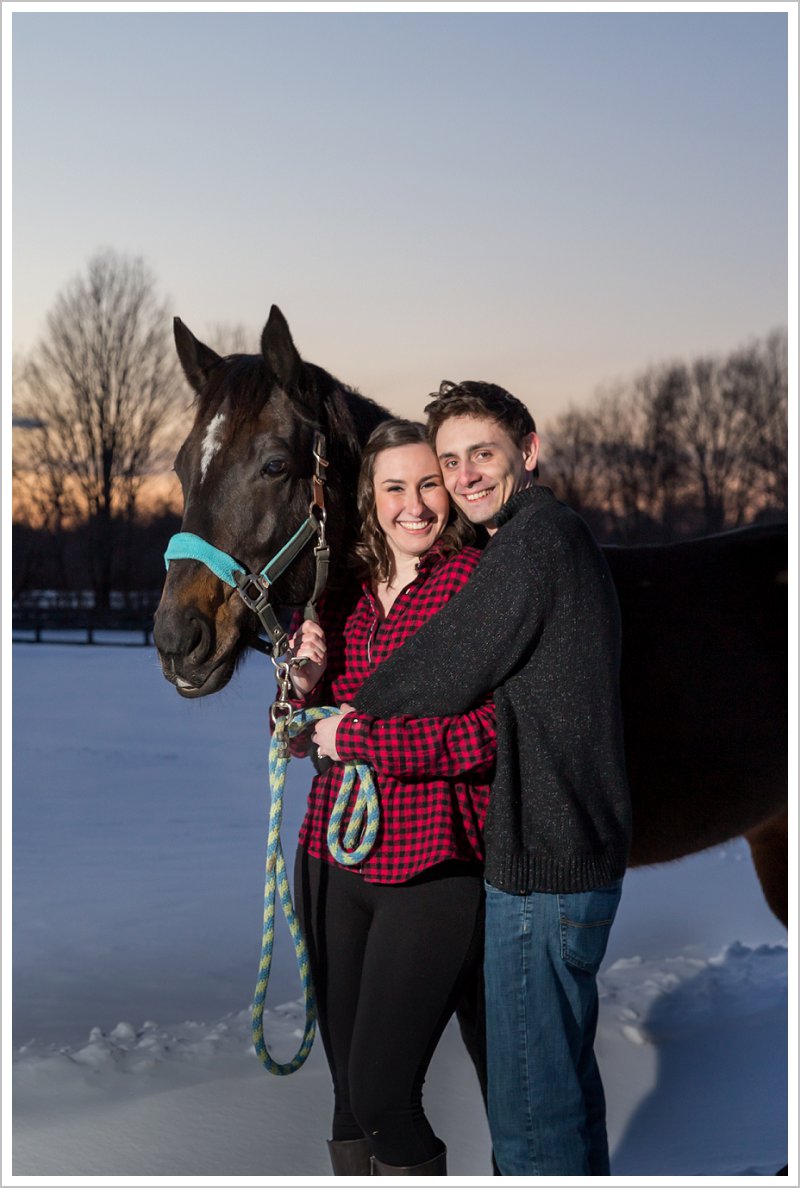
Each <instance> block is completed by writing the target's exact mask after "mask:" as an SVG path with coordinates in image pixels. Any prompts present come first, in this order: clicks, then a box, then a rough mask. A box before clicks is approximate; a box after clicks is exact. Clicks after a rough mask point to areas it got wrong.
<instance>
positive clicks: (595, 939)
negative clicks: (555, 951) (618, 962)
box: [558, 880, 622, 973]
mask: <svg viewBox="0 0 800 1188" xmlns="http://www.w3.org/2000/svg"><path fill="white" fill-rule="evenodd" d="M621 893H622V880H619V882H616V883H612V884H610V885H609V886H608V887H598V888H596V889H595V890H594V891H579V892H575V893H573V894H570V895H559V897H558V922H559V928H560V931H561V956H562V958H563V959H564V961H566V962H567V964H568V965H572V966H574V967H575V968H576V969H582V970H585V971H587V972H588V973H597V971H598V969H599V968H600V963H601V962H602V960H603V957H604V956H605V952H606V946H607V945H608V936H609V933H610V932H611V925H612V924H613V923H614V916H615V915H616V912H617V907H618V906H619V899H620V895H621Z"/></svg>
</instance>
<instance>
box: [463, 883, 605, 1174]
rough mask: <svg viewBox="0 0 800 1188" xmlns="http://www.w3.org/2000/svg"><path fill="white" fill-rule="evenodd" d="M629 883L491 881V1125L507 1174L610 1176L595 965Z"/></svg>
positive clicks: (488, 1004)
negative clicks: (516, 887) (566, 887)
mask: <svg viewBox="0 0 800 1188" xmlns="http://www.w3.org/2000/svg"><path fill="white" fill-rule="evenodd" d="M621 893H622V880H621V879H619V880H618V881H617V882H615V883H612V884H610V885H609V886H607V887H600V888H598V889H597V890H594V891H584V892H578V893H574V894H569V895H557V894H544V893H540V892H533V893H532V894H530V895H509V894H506V893H505V892H504V891H498V890H497V889H496V888H494V887H491V886H489V885H488V883H487V885H486V950H485V952H486V956H485V976H486V1031H487V1047H488V1064H489V1128H490V1130H491V1134H492V1144H493V1148H494V1155H495V1158H496V1160H497V1163H498V1166H499V1168H500V1171H501V1174H502V1175H504V1176H546V1175H550V1176H585V1175H590V1176H607V1175H608V1174H609V1166H608V1139H607V1137H606V1105H605V1097H604V1094H603V1085H602V1081H601V1080H600V1072H599V1069H598V1067H597V1061H596V1059H595V1055H594V1037H595V1031H596V1029H597V978H596V975H597V971H598V969H599V967H600V962H601V961H602V960H603V956H604V954H605V951H606V945H607V943H608V936H609V932H610V930H611V925H612V923H613V921H614V916H615V914H616V911H617V906H618V904H619V899H620V895H621Z"/></svg>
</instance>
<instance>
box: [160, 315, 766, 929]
mask: <svg viewBox="0 0 800 1188" xmlns="http://www.w3.org/2000/svg"><path fill="white" fill-rule="evenodd" d="M175 337H176V345H177V349H178V354H179V357H180V359H181V363H182V365H183V368H184V371H185V373H186V375H187V378H188V379H189V382H190V383H191V384H192V386H193V388H194V389H195V392H196V393H197V406H196V412H195V421H194V424H193V426H192V429H191V431H190V433H189V436H188V437H187V439H186V441H185V442H184V444H183V446H182V447H181V450H180V451H179V454H178V457H177V459H176V463H175V468H176V471H177V472H178V475H179V477H180V479H181V484H182V487H183V493H184V504H185V508H184V518H183V524H182V531H185V532H192V533H195V534H196V535H198V536H201V537H203V538H204V539H205V540H207V541H208V542H209V543H211V544H213V545H214V546H215V547H216V548H218V549H222V550H224V551H225V552H227V553H229V554H231V555H232V556H233V557H235V558H236V559H237V560H238V561H241V562H242V563H243V564H244V565H247V566H248V567H249V568H250V570H251V571H252V572H255V571H256V570H258V569H260V568H261V567H262V566H264V565H265V564H266V562H267V561H268V560H269V559H270V557H272V556H273V555H274V553H275V552H276V551H277V550H278V549H279V548H280V547H281V546H282V544H284V543H285V541H286V540H287V539H288V537H289V536H290V535H291V533H292V532H293V531H294V529H295V528H296V527H297V525H298V524H299V523H300V522H301V521H302V520H303V519H304V517H305V516H306V514H307V511H308V501H309V488H310V481H311V474H312V469H313V466H312V443H313V433H314V430H315V428H316V429H320V428H321V429H322V431H323V432H324V433H325V435H326V437H327V439H328V445H329V459H330V472H329V474H330V478H329V482H328V504H329V516H328V522H329V526H330V532H329V537H330V543H331V545H332V550H333V556H334V562H335V563H334V567H333V570H332V582H333V584H334V585H335V584H336V583H337V581H342V580H344V572H343V571H344V567H345V563H346V561H345V559H346V558H347V555H348V551H349V546H350V544H352V541H353V537H354V535H355V531H356V525H357V517H356V513H355V500H354V495H355V485H356V477H357V473H358V465H359V455H360V450H361V447H362V446H363V444H364V442H365V441H366V438H367V437H368V436H369V433H370V432H371V430H372V428H374V426H375V425H376V424H378V422H379V421H381V420H383V419H385V418H386V417H388V416H389V415H390V414H389V413H388V412H387V410H385V409H382V408H381V407H380V406H379V405H377V404H375V403H374V402H373V401H371V400H369V399H367V398H366V397H364V396H361V395H360V394H359V393H357V392H356V391H355V390H354V389H352V388H348V387H346V386H345V385H343V384H340V383H339V382H338V381H337V380H335V379H334V378H333V377H332V376H331V375H329V373H328V372H326V371H324V370H323V369H322V368H319V367H316V366H315V365H313V364H309V363H306V362H304V361H303V360H302V359H301V357H300V355H299V353H298V352H297V350H296V348H295V346H294V343H293V342H292V338H291V335H290V332H289V328H288V325H287V324H286V321H285V319H284V318H283V315H282V314H281V313H280V311H279V310H277V309H276V307H274V306H273V308H272V311H271V313H270V318H269V320H268V322H267V325H266V326H265V328H264V333H263V335H262V342H261V347H262V352H261V355H259V356H245V355H235V356H231V357H229V358H225V359H223V358H220V357H219V356H218V355H216V354H215V353H214V352H213V351H211V350H209V348H208V347H206V346H204V345H203V344H202V343H200V342H198V340H197V339H195V338H194V336H193V335H192V334H191V333H190V332H189V331H188V330H187V329H186V327H185V326H183V324H182V323H180V322H179V321H178V320H177V319H176V326H175ZM605 552H606V555H607V557H608V560H609V564H610V566H611V571H612V574H613V576H614V580H615V584H616V587H617V590H618V593H619V598H620V604H621V609H622V622H623V659H622V671H621V688H622V700H623V715H624V724H625V736H626V753H627V762H628V774H629V780H630V785H631V794H632V801H633V849H632V863H633V864H634V865H642V864H647V863H654V862H666V861H670V860H672V859H675V858H678V857H681V856H683V855H686V854H690V853H693V852H695V851H698V850H702V849H705V848H707V847H708V846H712V845H716V844H718V843H719V842H722V841H725V840H727V839H728V838H732V837H736V836H739V835H742V834H744V835H746V836H747V837H748V840H749V841H750V844H751V848H752V850H753V856H754V860H755V862H756V868H757V870H758V872H759V876H760V878H761V880H762V886H764V889H765V894H766V895H767V899H768V902H769V903H770V906H771V907H772V908H773V910H775V911H776V914H778V915H779V916H780V917H781V918H782V919H784V920H785V918H786V916H785V867H786V819H785V803H786V676H785V657H786V585H785V571H786V555H787V542H786V528H785V526H775V527H769V528H767V527H764V528H750V529H742V530H739V531H737V532H731V533H725V534H722V535H720V536H718V537H712V538H707V539H705V540H699V541H689V542H684V543H680V544H675V545H652V546H644V547H625V548H607V549H606V550H605ZM312 582H313V577H312V567H311V560H310V557H304V558H301V559H300V560H298V562H297V563H296V564H295V565H293V566H292V568H291V570H290V571H289V572H287V574H286V575H285V576H284V577H282V578H280V579H279V581H278V582H276V584H275V587H274V591H273V592H271V595H272V597H273V600H274V602H275V604H276V605H279V604H281V605H284V606H285V605H296V604H299V603H302V602H303V601H305V599H306V598H307V597H308V595H309V592H310V589H311V585H312ZM256 627H257V622H256V619H255V616H254V615H253V614H252V613H251V612H250V611H249V610H248V609H247V608H246V606H245V605H244V603H243V602H242V601H241V600H240V599H239V597H238V595H237V593H236V591H235V590H233V589H231V588H229V587H225V586H223V583H222V582H220V581H219V580H218V579H217V578H215V577H214V576H213V574H211V573H210V572H209V571H208V570H207V569H206V568H205V567H204V566H203V565H202V564H200V563H199V562H196V561H186V560H183V561H180V562H177V563H173V564H172V565H171V566H170V569H169V572H168V574H167V579H166V582H165V586H164V591H163V594H162V599H161V603H160V605H159V609H158V612H157V614H156V621H155V631H154V640H155V643H156V646H157V648H158V651H159V655H160V658H161V663H162V668H163V671H164V675H165V676H166V678H167V679H168V680H170V681H171V682H172V683H173V684H174V685H175V687H176V689H177V691H178V692H179V693H180V694H181V695H182V696H184V697H201V696H205V695H206V694H209V693H213V692H216V691H217V690H219V689H221V688H222V687H223V686H224V685H225V684H226V683H227V681H228V680H229V679H230V677H231V675H232V673H233V672H234V670H235V666H236V663H237V661H238V659H239V658H240V657H241V656H242V654H243V653H244V651H245V649H246V646H247V643H248V642H250V641H251V640H252V639H253V637H254V636H255V634H256ZM781 864H782V865H781ZM781 870H782V871H783V873H782V874H781Z"/></svg>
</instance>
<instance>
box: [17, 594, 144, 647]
mask: <svg viewBox="0 0 800 1188" xmlns="http://www.w3.org/2000/svg"><path fill="white" fill-rule="evenodd" d="M83 601H84V599H83V598H82V597H80V596H75V597H73V598H65V599H59V598H40V599H38V600H33V599H26V600H24V601H23V600H20V601H19V602H15V603H14V604H13V607H12V613H11V631H12V641H13V642H14V643H48V644H73V645H74V644H81V645H86V644H101V645H103V646H104V647H128V648H130V647H150V646H151V645H152V642H153V615H154V613H155V609H156V606H157V602H158V600H157V599H155V600H153V599H151V598H137V599H135V600H134V603H133V604H131V605H118V606H111V607H95V606H91V605H81V603H82V602H83ZM65 603H66V605H65Z"/></svg>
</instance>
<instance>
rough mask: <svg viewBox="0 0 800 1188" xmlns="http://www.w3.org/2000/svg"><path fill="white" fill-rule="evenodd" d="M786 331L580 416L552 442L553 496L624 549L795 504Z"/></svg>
mask: <svg viewBox="0 0 800 1188" xmlns="http://www.w3.org/2000/svg"><path fill="white" fill-rule="evenodd" d="M787 400H788V366H787V340H786V334H785V332H784V331H776V332H774V333H773V334H771V335H770V336H769V337H768V338H767V339H766V340H764V341H763V342H761V343H758V342H756V343H754V344H752V345H750V346H747V347H743V348H741V349H739V350H737V351H734V352H733V353H732V354H731V355H729V356H728V357H727V358H726V359H722V360H720V359H717V358H712V357H702V358H699V359H695V360H694V361H693V362H691V363H688V364H686V363H672V364H668V365H665V366H662V367H658V368H651V369H650V370H649V371H647V372H645V373H643V374H642V375H639V376H638V377H636V378H635V379H634V380H633V381H631V382H630V383H628V384H625V385H619V386H617V387H616V388H615V389H613V390H609V391H606V392H604V393H601V394H600V395H599V396H598V397H597V399H596V401H595V403H594V405H593V406H592V408H590V409H586V410H576V409H573V410H571V411H570V412H569V413H568V414H565V415H564V416H562V417H560V418H559V419H558V420H557V421H556V422H555V423H554V424H553V425H552V426H551V427H550V430H549V433H547V434H546V435H545V439H546V446H547V448H546V450H545V458H544V464H545V466H546V467H547V474H548V477H549V476H550V475H551V473H552V474H553V485H554V486H555V487H556V489H557V490H558V491H559V493H560V494H562V497H563V498H565V499H566V500H567V501H568V502H573V503H574V505H575V506H578V507H579V508H580V509H581V510H582V511H587V510H589V509H593V510H594V512H595V515H594V516H590V519H592V520H593V521H597V520H598V515H597V514H596V513H597V512H598V510H602V511H603V512H604V513H605V517H606V524H607V535H610V536H612V538H613V539H615V540H621V541H630V542H631V543H632V542H634V541H640V540H656V539H662V540H671V539H675V538H676V537H678V536H681V535H686V534H687V533H701V534H702V533H710V532H719V531H721V530H723V529H726V528H735V527H738V526H739V525H741V524H744V523H747V522H748V521H750V520H753V519H754V518H755V517H756V516H758V515H760V514H764V513H766V512H769V513H771V514H775V513H777V514H781V512H783V513H785V511H786V508H787V504H788V495H787V489H788V430H787Z"/></svg>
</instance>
